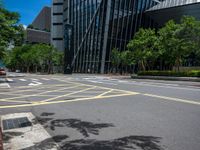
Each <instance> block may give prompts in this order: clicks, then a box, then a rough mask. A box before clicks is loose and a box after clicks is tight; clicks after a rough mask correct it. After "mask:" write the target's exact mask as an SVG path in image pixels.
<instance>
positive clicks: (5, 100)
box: [0, 99, 31, 103]
mask: <svg viewBox="0 0 200 150" xmlns="http://www.w3.org/2000/svg"><path fill="white" fill-rule="evenodd" d="M0 102H9V103H31V102H28V101H17V100H7V99H0Z"/></svg>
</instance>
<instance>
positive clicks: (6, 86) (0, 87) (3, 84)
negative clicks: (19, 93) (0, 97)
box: [0, 83, 10, 89]
mask: <svg viewBox="0 0 200 150" xmlns="http://www.w3.org/2000/svg"><path fill="white" fill-rule="evenodd" d="M3 88H10V85H9V84H8V83H0V89H3Z"/></svg>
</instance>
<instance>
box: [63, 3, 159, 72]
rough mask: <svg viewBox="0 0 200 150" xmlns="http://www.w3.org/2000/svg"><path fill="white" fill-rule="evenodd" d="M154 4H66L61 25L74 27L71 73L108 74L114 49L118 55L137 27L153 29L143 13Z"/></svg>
mask: <svg viewBox="0 0 200 150" xmlns="http://www.w3.org/2000/svg"><path fill="white" fill-rule="evenodd" d="M157 4H158V3H157V2H156V1H154V0H65V1H64V11H65V12H64V22H65V23H66V24H71V25H72V26H73V39H72V42H73V43H72V44H73V54H74V60H73V61H72V65H73V70H74V72H81V73H86V72H87V73H100V72H101V73H103V72H104V73H108V72H109V71H110V69H111V67H112V66H111V62H110V61H111V60H110V58H111V57H110V54H111V50H112V49H113V48H118V49H119V50H120V51H124V50H125V49H126V45H127V43H128V41H129V40H130V39H132V38H133V36H134V34H135V32H137V31H138V29H139V28H140V27H144V28H149V27H154V26H156V24H155V23H153V21H152V20H151V19H150V18H148V17H147V16H146V15H145V14H144V11H145V10H147V9H149V8H151V7H153V6H155V5H157Z"/></svg>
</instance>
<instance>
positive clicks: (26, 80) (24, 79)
mask: <svg viewBox="0 0 200 150" xmlns="http://www.w3.org/2000/svg"><path fill="white" fill-rule="evenodd" d="M19 80H20V81H23V82H25V81H27V80H26V79H19Z"/></svg>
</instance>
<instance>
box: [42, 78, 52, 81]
mask: <svg viewBox="0 0 200 150" xmlns="http://www.w3.org/2000/svg"><path fill="white" fill-rule="evenodd" d="M42 80H45V81H49V80H50V79H47V78H42Z"/></svg>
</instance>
